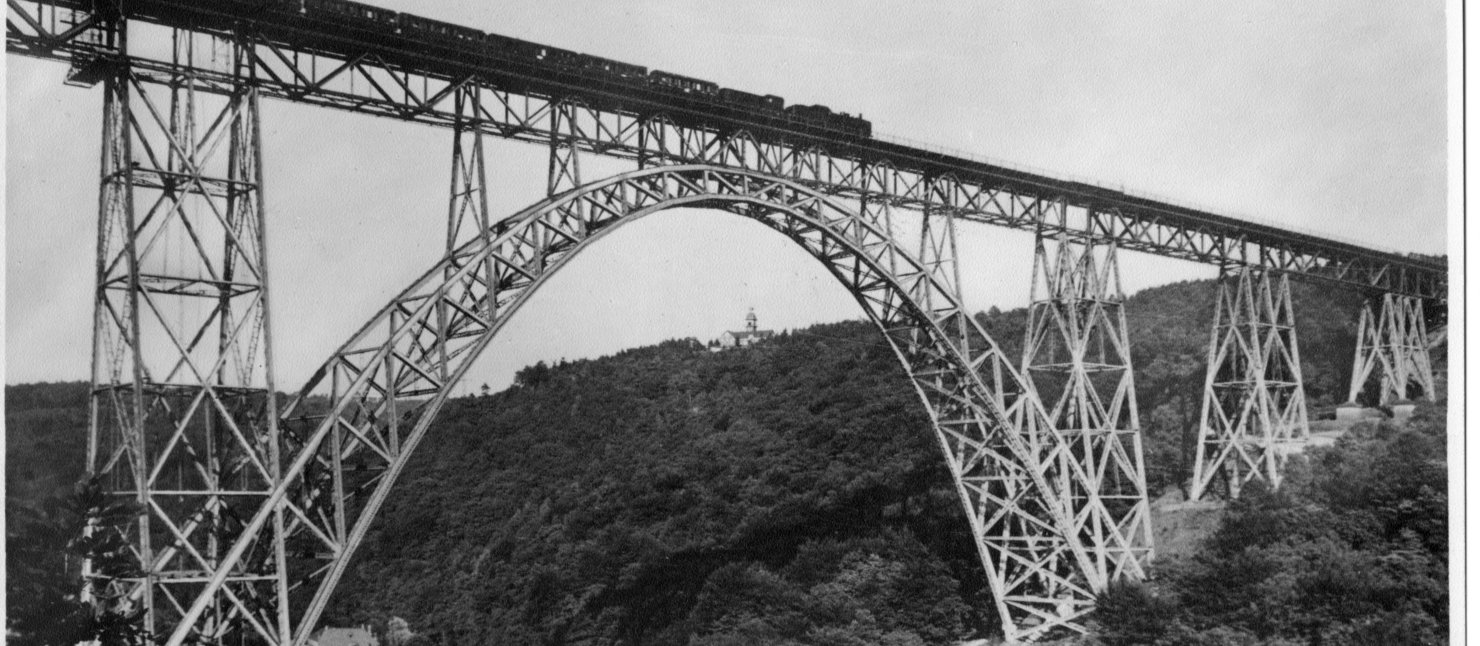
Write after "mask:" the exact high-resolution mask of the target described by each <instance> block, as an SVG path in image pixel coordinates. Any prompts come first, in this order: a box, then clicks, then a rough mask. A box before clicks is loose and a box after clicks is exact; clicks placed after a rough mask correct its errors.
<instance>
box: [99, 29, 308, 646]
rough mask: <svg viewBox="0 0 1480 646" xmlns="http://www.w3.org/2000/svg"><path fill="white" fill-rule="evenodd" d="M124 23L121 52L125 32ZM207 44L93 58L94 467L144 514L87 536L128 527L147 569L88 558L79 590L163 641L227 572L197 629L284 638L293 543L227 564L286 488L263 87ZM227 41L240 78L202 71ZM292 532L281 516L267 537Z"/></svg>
mask: <svg viewBox="0 0 1480 646" xmlns="http://www.w3.org/2000/svg"><path fill="white" fill-rule="evenodd" d="M112 28H113V29H114V30H116V35H117V39H118V52H119V53H120V54H122V53H125V52H127V48H126V46H125V42H124V41H125V40H126V38H127V33H126V32H127V28H126V26H125V25H124V24H123V23H122V21H121V20H120V21H119V22H118V23H117V24H115V25H113V26H112ZM205 41H206V39H203V38H200V37H196V38H190V37H189V35H188V32H180V31H176V32H175V34H174V41H173V59H174V61H175V63H176V66H175V68H173V70H171V71H168V72H160V71H150V72H145V71H142V70H139V69H137V68H134V67H131V66H130V65H129V64H128V62H127V61H126V60H124V59H122V58H118V59H114V58H101V59H99V60H98V61H95V62H93V63H92V65H93V66H95V67H96V68H97V69H103V70H105V71H104V72H103V77H102V81H103V86H104V106H103V132H102V162H101V186H100V195H99V200H98V237H97V288H96V292H95V301H94V304H95V316H94V320H93V341H92V348H93V353H92V378H91V380H92V389H91V395H90V398H91V402H90V411H89V423H88V456H87V471H88V474H89V475H90V476H94V477H96V478H97V482H98V483H99V485H100V488H101V491H102V493H103V495H104V496H106V497H107V498H108V499H109V500H110V502H114V501H120V500H126V501H128V502H130V503H132V504H133V505H135V506H136V507H135V513H134V520H133V521H132V522H130V523H128V524H126V525H116V526H111V527H110V526H106V525H102V526H95V527H93V528H92V529H90V530H89V534H90V535H92V536H93V537H94V538H98V534H99V533H100V532H101V533H116V535H117V539H119V541H120V544H121V545H123V546H126V548H120V549H119V550H114V554H115V555H116V556H120V557H124V558H126V559H129V560H135V559H136V560H137V563H136V564H137V566H138V571H137V572H129V573H125V574H122V575H119V573H118V572H117V571H113V570H111V569H110V568H112V567H115V566H110V565H106V564H100V563H98V562H87V563H85V564H84V578H85V579H87V580H88V584H89V587H88V590H87V592H85V593H84V598H85V599H86V600H87V601H88V602H90V603H92V604H93V606H94V608H95V609H97V610H111V611H115V612H120V613H131V612H134V611H137V612H140V613H141V619H140V622H141V625H140V628H142V629H143V630H144V631H147V632H148V633H149V634H154V635H159V634H161V631H165V630H169V629H171V628H174V627H175V624H176V622H177V620H178V619H179V617H180V616H181V614H182V613H181V612H180V610H179V609H180V604H182V603H188V602H189V601H190V600H192V599H195V598H197V596H198V595H200V594H201V593H202V592H203V591H205V590H206V585H205V581H206V580H207V579H209V578H211V577H213V576H218V575H219V576H220V577H221V579H222V581H223V584H222V587H221V588H220V590H219V591H217V592H213V593H211V592H207V594H209V595H210V597H209V599H208V601H207V602H206V603H205V604H204V605H203V610H202V612H201V613H200V614H199V619H198V620H196V621H194V622H193V623H192V624H191V626H190V627H189V629H188V630H186V631H185V632H186V634H188V636H189V638H190V639H193V640H199V641H201V642H205V643H213V642H216V641H218V640H220V639H221V638H222V637H223V636H225V635H227V634H243V635H245V634H251V635H253V636H254V637H255V638H260V639H262V640H266V641H267V642H268V643H276V642H280V641H281V640H282V639H283V638H285V637H286V636H287V635H288V633H289V618H288V607H289V606H288V603H287V601H286V599H287V595H288V588H287V580H286V578H285V577H282V576H279V574H280V573H281V572H283V571H284V569H285V567H286V565H285V564H286V560H287V553H286V547H285V545H284V543H283V541H281V540H271V541H268V542H266V543H264V545H263V549H262V550H259V551H258V552H256V553H254V554H253V555H252V556H251V562H250V566H248V567H243V568H239V569H232V570H229V571H222V570H220V567H219V564H220V560H221V557H222V555H223V553H224V551H225V550H226V549H227V548H228V547H229V546H230V544H231V541H232V540H233V536H234V534H233V533H234V532H235V531H236V527H237V526H236V523H237V522H238V520H237V519H240V518H250V517H252V516H253V515H254V514H256V513H257V512H258V511H259V508H260V506H261V502H262V501H263V500H264V499H265V498H266V497H267V496H268V495H269V494H270V493H271V492H272V490H273V488H274V487H275V486H276V485H277V484H278V482H279V481H280V479H281V478H280V471H279V460H280V457H281V456H280V451H282V450H283V449H282V448H281V445H282V441H281V438H280V436H279V432H278V425H277V420H278V405H277V400H276V397H275V395H274V392H275V390H274V383H273V369H272V364H273V361H272V334H271V326H270V325H269V308H268V278H267V262H266V258H267V242H266V232H265V221H264V217H263V203H262V160H261V155H262V152H261V137H260V126H259V120H258V93H257V89H256V86H255V85H254V84H253V83H251V82H248V81H247V79H248V78H250V73H246V72H243V70H242V66H243V65H245V64H246V63H245V61H244V57H243V48H242V46H241V45H240V44H239V43H234V42H230V41H226V40H220V39H212V40H210V41H209V42H205ZM198 49H199V51H197V50H198ZM223 49H224V50H228V51H229V52H230V54H229V61H230V62H227V63H224V65H226V66H227V67H232V68H234V69H233V70H232V72H233V73H235V74H236V76H235V77H234V78H236V79H241V80H240V81H234V82H224V81H222V80H221V79H220V78H219V77H217V78H206V77H203V76H202V75H199V74H198V73H197V72H195V71H193V70H194V68H195V66H196V65H205V64H207V63H206V61H219V56H220V52H221V51H222V50H223ZM214 64H217V65H223V63H219V62H217V63H214ZM283 532H284V517H283V514H282V513H281V511H278V512H273V513H270V514H269V520H268V521H267V523H266V528H265V529H264V534H266V535H270V536H275V537H281V536H282V535H283ZM104 563H106V562H104Z"/></svg>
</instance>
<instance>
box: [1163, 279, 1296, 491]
mask: <svg viewBox="0 0 1480 646" xmlns="http://www.w3.org/2000/svg"><path fill="white" fill-rule="evenodd" d="M1309 438H1310V425H1309V422H1308V421H1307V417H1306V410H1305V390H1304V381H1303V380H1302V378H1301V375H1300V350H1299V344H1298V342H1297V340H1296V334H1295V310H1294V307H1293V305H1292V304H1291V301H1290V281H1289V278H1288V277H1287V276H1285V275H1283V274H1281V275H1278V276H1275V275H1271V274H1270V273H1269V272H1265V271H1260V270H1258V269H1252V268H1247V267H1243V268H1230V269H1225V270H1224V271H1223V272H1222V275H1221V276H1220V277H1219V279H1218V301H1217V305H1216V306H1215V309H1214V314H1213V333H1212V341H1211V343H1210V344H1209V346H1208V367H1207V378H1206V382H1205V385H1204V388H1203V405H1202V417H1201V422H1200V423H1199V425H1198V439H1197V449H1196V457H1195V459H1194V462H1193V475H1192V486H1191V487H1190V490H1189V493H1188V499H1189V500H1200V499H1202V498H1203V497H1204V496H1206V495H1208V494H1209V493H1215V494H1216V495H1221V496H1225V497H1227V498H1230V499H1232V498H1237V497H1238V495H1239V490H1240V488H1241V487H1242V486H1243V485H1245V484H1247V483H1248V482H1250V481H1252V480H1262V481H1264V482H1265V483H1267V484H1269V485H1270V486H1272V487H1278V486H1279V484H1280V481H1281V479H1282V476H1283V470H1284V466H1285V462H1286V461H1287V459H1288V457H1289V454H1290V453H1291V452H1292V451H1293V450H1294V449H1296V448H1297V447H1298V446H1299V445H1300V444H1301V443H1302V442H1304V441H1306V440H1308V439H1309Z"/></svg>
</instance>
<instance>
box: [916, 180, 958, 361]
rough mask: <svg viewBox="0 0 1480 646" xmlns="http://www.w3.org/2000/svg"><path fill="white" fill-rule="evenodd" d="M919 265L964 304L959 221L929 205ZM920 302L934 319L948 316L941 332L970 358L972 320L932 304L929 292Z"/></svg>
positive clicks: (922, 219)
mask: <svg viewBox="0 0 1480 646" xmlns="http://www.w3.org/2000/svg"><path fill="white" fill-rule="evenodd" d="M927 184H929V185H931V186H932V188H931V189H930V190H931V191H935V190H937V189H936V188H935V187H936V182H935V181H934V180H929V181H927ZM919 258H920V262H921V263H922V264H923V265H924V269H925V271H926V272H927V273H928V274H930V275H931V276H933V277H935V279H936V280H937V281H939V282H940V284H941V285H944V286H945V288H946V290H948V291H949V292H950V293H951V294H953V295H954V296H955V297H956V300H958V301H960V300H961V266H960V263H958V262H957V261H956V258H957V249H956V218H953V217H950V216H949V215H945V214H940V213H932V212H931V209H930V206H929V204H928V203H927V204H926V206H924V207H923V209H922V211H921V213H920V256H919ZM918 296H919V298H920V299H921V302H922V303H924V305H925V307H926V309H928V310H929V311H930V313H931V314H932V315H933V316H940V315H942V314H945V315H947V316H949V317H950V318H951V319H953V320H950V321H942V322H941V329H944V330H946V331H947V332H948V333H949V334H950V335H951V336H952V341H953V342H954V343H957V344H958V345H959V347H960V349H961V352H962V354H967V355H969V354H970V347H969V346H970V336H969V335H968V334H967V330H968V329H969V327H970V323H969V322H968V321H967V319H966V317H967V316H969V314H968V313H967V312H965V311H964V310H956V309H950V310H947V309H945V308H946V306H945V304H942V303H933V302H931V300H932V299H931V295H930V291H929V290H924V289H922V290H920V293H919V294H918Z"/></svg>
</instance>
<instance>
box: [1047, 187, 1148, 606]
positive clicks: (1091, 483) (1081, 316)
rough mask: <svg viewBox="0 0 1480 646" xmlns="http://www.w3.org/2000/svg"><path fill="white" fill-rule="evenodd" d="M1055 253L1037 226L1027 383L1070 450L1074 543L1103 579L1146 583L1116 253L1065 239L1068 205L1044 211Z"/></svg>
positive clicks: (1140, 469)
mask: <svg viewBox="0 0 1480 646" xmlns="http://www.w3.org/2000/svg"><path fill="white" fill-rule="evenodd" d="M1048 208H1049V209H1050V210H1051V213H1050V214H1049V215H1057V219H1058V222H1057V225H1058V227H1060V233H1059V234H1058V235H1057V236H1056V237H1055V238H1054V242H1055V245H1056V251H1055V252H1054V253H1052V254H1050V253H1049V251H1048V245H1047V243H1048V241H1049V239H1050V236H1049V235H1048V234H1046V233H1045V232H1044V229H1043V228H1042V227H1041V226H1040V228H1039V233H1038V237H1037V244H1036V250H1035V253H1034V262H1033V286H1032V292H1031V297H1030V305H1029V307H1028V324H1027V329H1026V337H1025V339H1024V343H1023V363H1022V366H1023V376H1024V378H1025V381H1026V384H1025V385H1026V386H1027V387H1028V388H1029V389H1030V390H1031V391H1032V392H1033V393H1034V394H1035V396H1037V397H1038V398H1039V400H1040V401H1042V402H1043V404H1044V406H1045V408H1046V409H1047V414H1048V423H1050V424H1052V425H1053V426H1054V428H1056V429H1058V432H1059V434H1060V435H1061V436H1062V437H1063V438H1064V441H1065V443H1066V444H1067V446H1068V448H1069V451H1068V454H1067V455H1065V456H1063V459H1065V460H1068V461H1072V462H1073V463H1075V464H1076V465H1077V468H1065V469H1063V470H1062V471H1063V473H1064V475H1065V477H1066V478H1069V477H1072V478H1073V481H1072V482H1069V483H1066V485H1067V486H1066V490H1065V491H1063V493H1062V494H1061V495H1064V496H1066V498H1068V500H1069V502H1070V504H1071V506H1072V508H1073V510H1074V513H1075V517H1076V518H1083V519H1084V520H1083V521H1082V522H1081V523H1080V524H1079V526H1078V532H1079V540H1080V541H1081V542H1082V543H1083V544H1084V545H1085V548H1086V550H1087V551H1088V552H1089V553H1090V555H1091V558H1092V559H1093V561H1094V566H1095V567H1096V568H1097V570H1098V575H1099V576H1100V577H1101V578H1102V579H1104V580H1107V581H1108V580H1115V579H1119V578H1121V577H1125V576H1130V577H1133V578H1143V577H1144V576H1145V567H1146V565H1147V564H1148V563H1149V561H1150V559H1151V557H1152V552H1153V549H1152V534H1151V518H1150V504H1149V501H1148V496H1147V492H1146V470H1145V462H1144V460H1143V457H1142V455H1143V453H1142V448H1141V425H1140V418H1139V416H1138V413H1137V410H1136V391H1135V383H1134V377H1133V373H1132V370H1131V347H1130V336H1129V333H1128V331H1127V330H1128V328H1127V325H1126V320H1125V295H1124V294H1123V293H1122V291H1121V286H1120V285H1121V283H1120V270H1119V267H1118V264H1117V262H1116V256H1115V247H1114V245H1109V246H1106V247H1103V252H1100V253H1099V254H1097V249H1096V245H1095V244H1094V242H1093V239H1092V238H1090V237H1088V236H1086V237H1085V238H1084V239H1083V240H1082V241H1079V240H1071V239H1070V238H1069V235H1068V233H1067V222H1066V217H1067V216H1066V210H1067V209H1066V207H1065V205H1064V204H1063V203H1058V204H1054V205H1050V206H1049V207H1048Z"/></svg>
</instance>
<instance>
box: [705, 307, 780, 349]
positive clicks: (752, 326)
mask: <svg viewBox="0 0 1480 646" xmlns="http://www.w3.org/2000/svg"><path fill="white" fill-rule="evenodd" d="M756 327H757V326H756V318H755V308H751V310H750V313H749V314H746V315H745V329H744V330H741V331H738V332H725V333H724V334H721V335H720V337H719V338H718V339H715V340H713V341H710V342H709V351H710V352H719V351H720V350H734V349H736V348H748V347H750V346H752V345H755V344H756V343H757V342H759V341H760V340H762V339H769V338H771V337H773V336H776V333H775V332H774V331H772V330H759V329H756Z"/></svg>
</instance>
